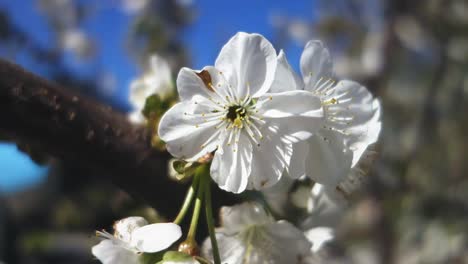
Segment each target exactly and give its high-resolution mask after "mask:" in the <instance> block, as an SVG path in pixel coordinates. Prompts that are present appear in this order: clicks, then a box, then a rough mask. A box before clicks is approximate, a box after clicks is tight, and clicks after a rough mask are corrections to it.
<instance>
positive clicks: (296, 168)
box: [288, 142, 310, 179]
mask: <svg viewBox="0 0 468 264" xmlns="http://www.w3.org/2000/svg"><path fill="white" fill-rule="evenodd" d="M309 149H310V148H309V144H308V143H307V142H299V143H295V144H293V152H292V156H291V164H289V170H288V175H289V176H290V177H292V178H293V179H299V178H301V177H303V176H305V175H306V163H307V162H309V160H308V159H307V158H308V157H309Z"/></svg>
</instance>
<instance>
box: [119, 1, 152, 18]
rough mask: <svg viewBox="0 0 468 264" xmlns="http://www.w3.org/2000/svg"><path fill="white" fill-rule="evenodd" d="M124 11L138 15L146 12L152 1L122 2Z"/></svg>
mask: <svg viewBox="0 0 468 264" xmlns="http://www.w3.org/2000/svg"><path fill="white" fill-rule="evenodd" d="M121 1H122V9H123V11H125V12H126V13H128V14H131V15H132V14H137V13H140V12H142V11H143V10H145V8H146V7H147V6H148V4H149V3H150V2H151V1H150V0H121Z"/></svg>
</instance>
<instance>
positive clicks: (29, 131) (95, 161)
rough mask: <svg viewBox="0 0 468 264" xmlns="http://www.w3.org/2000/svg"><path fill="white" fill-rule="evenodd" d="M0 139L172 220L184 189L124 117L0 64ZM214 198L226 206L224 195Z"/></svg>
mask: <svg viewBox="0 0 468 264" xmlns="http://www.w3.org/2000/svg"><path fill="white" fill-rule="evenodd" d="M0 134H4V135H6V136H8V138H10V139H13V140H14V141H15V142H17V143H22V144H27V145H28V146H30V147H32V148H34V149H40V150H41V151H43V152H45V153H47V154H50V155H52V156H54V157H56V158H59V159H64V160H67V161H73V162H76V163H78V164H80V166H83V168H87V169H89V171H90V173H93V175H100V177H103V178H106V179H108V180H110V181H111V182H112V183H114V184H116V185H117V186H119V187H121V188H122V189H124V190H125V191H127V192H128V193H130V194H131V195H132V196H134V197H135V198H141V199H143V200H144V201H146V202H148V204H149V205H151V206H153V207H155V208H156V209H157V210H158V211H160V212H161V213H162V214H164V215H166V216H169V217H172V216H174V215H175V213H176V211H177V210H178V209H179V208H178V206H179V205H180V203H181V200H182V199H183V196H184V193H185V190H186V186H184V185H181V184H179V183H176V182H174V181H172V180H170V179H169V178H168V177H167V173H166V169H167V168H166V166H167V159H168V158H169V155H168V154H167V153H162V152H159V151H157V150H155V149H153V148H151V147H150V134H149V131H148V130H147V129H146V128H143V127H137V126H134V125H132V124H131V123H129V122H128V120H127V118H126V116H125V115H123V114H121V113H118V112H116V111H113V110H112V109H111V108H110V107H108V106H105V105H103V104H101V103H98V102H96V101H94V100H91V99H90V98H86V97H83V96H80V95H79V94H77V93H76V91H73V90H71V89H66V88H64V87H61V86H59V85H56V84H54V83H51V82H49V81H47V80H44V79H42V78H40V77H38V76H35V75H34V74H32V73H30V72H27V71H25V70H24V69H22V68H20V67H19V66H17V65H14V64H12V63H10V62H7V61H5V60H1V59H0ZM215 195H218V197H217V198H220V200H224V202H227V203H229V200H230V199H232V198H231V196H230V195H227V194H226V193H224V192H218V193H216V194H215Z"/></svg>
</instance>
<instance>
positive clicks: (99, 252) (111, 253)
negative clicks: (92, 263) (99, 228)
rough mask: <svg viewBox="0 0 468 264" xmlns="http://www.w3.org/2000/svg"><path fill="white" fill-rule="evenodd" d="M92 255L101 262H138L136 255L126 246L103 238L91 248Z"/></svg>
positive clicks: (133, 263)
mask: <svg viewBox="0 0 468 264" xmlns="http://www.w3.org/2000/svg"><path fill="white" fill-rule="evenodd" d="M91 252H92V253H93V255H94V256H95V257H96V258H97V259H99V261H101V263H102V264H138V263H139V261H138V255H137V254H136V253H135V252H133V251H131V250H128V249H126V248H123V247H121V246H119V245H117V244H114V242H113V241H112V240H108V239H106V240H103V241H101V242H100V243H99V244H97V245H96V246H94V247H93V248H92V249H91Z"/></svg>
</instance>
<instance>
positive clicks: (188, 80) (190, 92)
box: [177, 67, 210, 101]
mask: <svg viewBox="0 0 468 264" xmlns="http://www.w3.org/2000/svg"><path fill="white" fill-rule="evenodd" d="M177 92H178V93H179V97H180V100H181V101H187V100H191V99H192V97H193V96H195V95H199V96H204V97H208V96H209V95H210V91H209V90H208V88H206V86H205V83H203V81H202V79H200V77H198V75H197V72H196V71H194V70H192V69H189V68H185V67H184V68H182V69H180V71H179V75H177Z"/></svg>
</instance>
